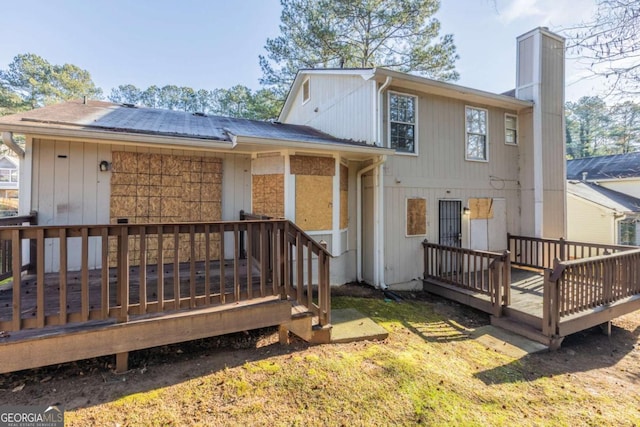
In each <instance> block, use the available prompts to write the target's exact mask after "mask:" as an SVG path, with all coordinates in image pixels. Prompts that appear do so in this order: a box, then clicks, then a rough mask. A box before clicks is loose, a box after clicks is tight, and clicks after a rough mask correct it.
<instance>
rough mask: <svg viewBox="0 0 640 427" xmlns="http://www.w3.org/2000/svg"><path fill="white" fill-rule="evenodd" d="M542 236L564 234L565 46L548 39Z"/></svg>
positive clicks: (544, 60) (543, 92) (544, 39)
mask: <svg viewBox="0 0 640 427" xmlns="http://www.w3.org/2000/svg"><path fill="white" fill-rule="evenodd" d="M541 49H542V52H541V67H542V68H541V86H540V91H541V99H540V102H541V104H542V105H541V109H542V123H543V125H542V156H543V160H542V161H543V171H544V173H543V188H544V192H543V200H544V213H543V234H544V235H545V236H548V237H559V236H562V235H564V234H565V212H566V205H565V204H566V197H565V185H566V159H565V153H566V147H565V135H564V46H563V43H561V42H560V41H558V40H556V39H553V38H551V37H548V36H544V35H543V37H542V46H541Z"/></svg>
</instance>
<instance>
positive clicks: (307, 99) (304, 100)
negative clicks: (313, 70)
mask: <svg viewBox="0 0 640 427" xmlns="http://www.w3.org/2000/svg"><path fill="white" fill-rule="evenodd" d="M305 86H306V87H307V98H306V99H305V97H304V92H305V90H304V88H305ZM310 99H311V79H310V78H309V77H307V78H306V79H305V80H304V81H303V82H302V105H304V104H306V103H307V102H309V100H310Z"/></svg>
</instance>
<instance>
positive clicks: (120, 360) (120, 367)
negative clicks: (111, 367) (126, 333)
mask: <svg viewBox="0 0 640 427" xmlns="http://www.w3.org/2000/svg"><path fill="white" fill-rule="evenodd" d="M128 370H129V352H128V351H125V352H124V353H116V372H117V373H119V374H121V373H123V372H127V371H128Z"/></svg>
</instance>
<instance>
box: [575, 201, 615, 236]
mask: <svg viewBox="0 0 640 427" xmlns="http://www.w3.org/2000/svg"><path fill="white" fill-rule="evenodd" d="M567 239H569V240H574V241H578V242H589V243H601V244H609V245H613V244H616V227H615V221H614V218H613V212H612V211H611V210H609V209H606V208H604V207H600V206H598V205H596V204H594V203H591V202H588V201H585V200H584V199H582V198H580V197H576V196H574V195H572V194H567Z"/></svg>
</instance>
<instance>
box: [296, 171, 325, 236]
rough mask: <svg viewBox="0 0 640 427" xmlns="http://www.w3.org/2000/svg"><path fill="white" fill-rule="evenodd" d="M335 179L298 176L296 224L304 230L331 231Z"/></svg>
mask: <svg viewBox="0 0 640 427" xmlns="http://www.w3.org/2000/svg"><path fill="white" fill-rule="evenodd" d="M332 218H333V177H331V176H318V175H297V176H296V224H298V226H300V227H301V228H302V229H303V230H331V229H332V228H333V224H332Z"/></svg>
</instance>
